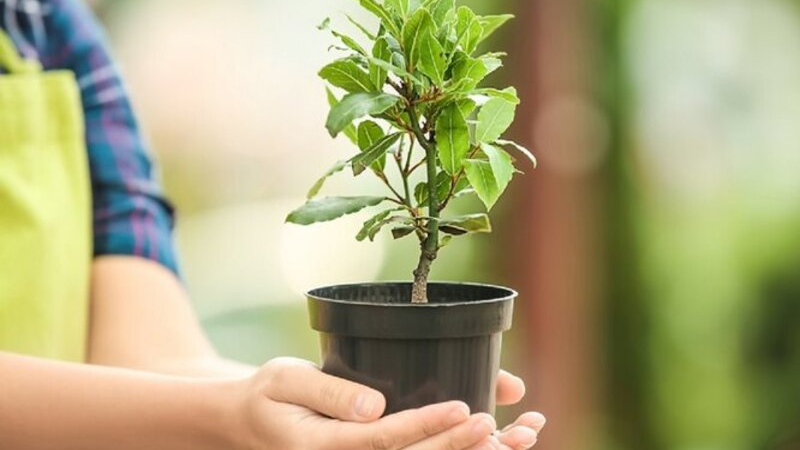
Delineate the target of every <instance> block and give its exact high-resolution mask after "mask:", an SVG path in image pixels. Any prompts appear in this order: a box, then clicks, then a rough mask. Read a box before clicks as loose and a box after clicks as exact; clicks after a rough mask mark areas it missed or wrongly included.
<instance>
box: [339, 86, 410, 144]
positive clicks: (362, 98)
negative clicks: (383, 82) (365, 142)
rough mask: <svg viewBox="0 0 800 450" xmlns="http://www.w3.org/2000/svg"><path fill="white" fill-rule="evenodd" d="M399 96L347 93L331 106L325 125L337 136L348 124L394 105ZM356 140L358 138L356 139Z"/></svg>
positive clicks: (378, 93)
mask: <svg viewBox="0 0 800 450" xmlns="http://www.w3.org/2000/svg"><path fill="white" fill-rule="evenodd" d="M398 100H400V99H399V98H398V97H395V96H394V95H390V94H384V93H381V92H354V93H351V94H347V95H345V96H344V98H342V100H341V101H340V102H339V103H337V104H336V105H334V106H333V107H332V108H331V111H330V113H329V114H328V120H327V121H326V122H325V127H326V128H327V129H328V132H329V133H330V134H331V136H333V137H336V135H337V134H339V133H340V132H341V131H342V130H344V129H345V128H346V127H347V125H349V124H350V123H352V122H353V121H354V120H356V119H358V118H360V117H363V116H366V115H368V114H380V113H382V112H384V111H386V110H387V109H389V108H391V107H392V106H394V105H395V104H396V103H397V101H398ZM356 142H358V140H357V139H356Z"/></svg>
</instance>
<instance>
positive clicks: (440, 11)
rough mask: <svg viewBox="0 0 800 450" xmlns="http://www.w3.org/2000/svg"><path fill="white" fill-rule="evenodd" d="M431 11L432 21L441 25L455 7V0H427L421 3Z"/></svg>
mask: <svg viewBox="0 0 800 450" xmlns="http://www.w3.org/2000/svg"><path fill="white" fill-rule="evenodd" d="M422 6H423V7H425V8H428V10H429V11H430V12H431V17H433V21H434V23H436V25H437V26H438V27H442V26H443V25H444V24H445V22H446V21H447V20H448V19H450V17H451V16H452V15H453V13H454V12H455V9H456V2H455V0H428V1H426V2H425V3H423V5H422Z"/></svg>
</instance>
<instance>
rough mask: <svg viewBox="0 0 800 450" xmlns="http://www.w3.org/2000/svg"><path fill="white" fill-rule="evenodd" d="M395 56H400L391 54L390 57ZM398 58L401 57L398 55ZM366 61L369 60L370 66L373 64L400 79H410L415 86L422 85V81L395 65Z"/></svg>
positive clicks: (374, 59) (373, 59)
mask: <svg viewBox="0 0 800 450" xmlns="http://www.w3.org/2000/svg"><path fill="white" fill-rule="evenodd" d="M395 55H400V54H399V53H393V54H392V56H395ZM400 56H401V57H402V55H400ZM368 60H369V63H370V64H374V65H376V66H378V67H381V68H383V69H385V70H387V71H389V72H391V73H393V74H395V75H397V76H398V77H400V78H408V79H410V80H411V81H413V82H415V83H417V84H422V80H420V79H419V78H417V77H416V76H414V75H411V74H410V73H408V71H406V70H405V69H403V68H400V67H398V66H397V65H395V64H390V63H387V62H386V61H381V60H380V59H376V58H368Z"/></svg>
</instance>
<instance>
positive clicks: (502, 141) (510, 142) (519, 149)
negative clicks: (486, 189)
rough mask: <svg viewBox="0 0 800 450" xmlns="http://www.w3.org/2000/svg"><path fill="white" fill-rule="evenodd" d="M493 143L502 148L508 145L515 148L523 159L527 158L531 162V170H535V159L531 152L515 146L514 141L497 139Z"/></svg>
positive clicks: (517, 145)
mask: <svg viewBox="0 0 800 450" xmlns="http://www.w3.org/2000/svg"><path fill="white" fill-rule="evenodd" d="M495 143H496V144H499V145H503V146H509V145H510V146H512V147H514V148H516V149H517V150H518V151H519V152H520V153H522V154H523V155H525V157H526V158H528V159H529V160H530V161H531V163H532V164H533V168H534V169H535V168H536V166H537V162H536V157H535V156H533V153H531V151H530V150H528V149H527V148H525V147H523V146H521V145H519V144H517V143H516V142H514V141H507V140H504V139H498V140H496V141H495Z"/></svg>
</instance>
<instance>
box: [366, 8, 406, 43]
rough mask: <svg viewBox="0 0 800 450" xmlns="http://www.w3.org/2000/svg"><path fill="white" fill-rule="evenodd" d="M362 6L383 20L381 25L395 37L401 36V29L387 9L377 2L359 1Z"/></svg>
mask: <svg viewBox="0 0 800 450" xmlns="http://www.w3.org/2000/svg"><path fill="white" fill-rule="evenodd" d="M359 3H360V4H361V6H362V7H363V8H364V9H366V10H367V11H369V12H371V13H372V14H375V16H377V17H378V18H379V19H381V24H382V25H383V26H384V27H385V28H386V29H387V30H388V31H389V32H390V33H392V34H393V35H394V36H398V37H399V36H400V28H399V27H398V26H397V23H396V22H395V20H394V18H393V17H392V15H391V14H389V11H387V10H386V8H384V7H383V5H381V4H380V3H378V2H377V1H376V0H359Z"/></svg>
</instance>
